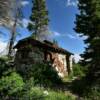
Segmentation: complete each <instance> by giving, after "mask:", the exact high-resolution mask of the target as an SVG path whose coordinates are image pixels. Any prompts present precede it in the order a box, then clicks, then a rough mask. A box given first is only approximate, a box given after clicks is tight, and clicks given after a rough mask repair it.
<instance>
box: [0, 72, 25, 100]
mask: <svg viewBox="0 0 100 100" xmlns="http://www.w3.org/2000/svg"><path fill="white" fill-rule="evenodd" d="M23 86H24V82H23V79H22V78H21V77H20V76H19V74H17V73H16V72H12V73H11V74H10V75H9V76H5V77H4V76H2V78H1V79H0V97H1V98H6V97H9V98H10V97H12V96H13V95H14V96H15V95H17V94H16V93H18V92H20V91H21V90H22V89H23Z"/></svg>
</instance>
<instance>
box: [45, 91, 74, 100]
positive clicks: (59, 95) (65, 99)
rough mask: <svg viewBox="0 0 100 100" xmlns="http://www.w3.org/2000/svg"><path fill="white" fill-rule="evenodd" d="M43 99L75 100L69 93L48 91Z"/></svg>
mask: <svg viewBox="0 0 100 100" xmlns="http://www.w3.org/2000/svg"><path fill="white" fill-rule="evenodd" d="M44 100H75V97H74V96H73V95H71V94H69V93H67V94H66V95H65V94H64V93H63V92H60V91H59V92H55V91H49V92H48V96H47V97H46V99H44Z"/></svg>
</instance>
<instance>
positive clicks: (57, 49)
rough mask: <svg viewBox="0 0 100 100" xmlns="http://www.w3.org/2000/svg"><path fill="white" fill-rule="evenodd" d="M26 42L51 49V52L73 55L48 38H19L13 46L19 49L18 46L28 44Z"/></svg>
mask: <svg viewBox="0 0 100 100" xmlns="http://www.w3.org/2000/svg"><path fill="white" fill-rule="evenodd" d="M28 44H31V45H32V46H37V47H39V48H43V49H46V50H49V51H52V52H58V53H63V54H70V55H73V54H72V53H71V52H69V51H67V50H65V49H63V48H61V47H59V46H58V45H55V44H54V43H52V42H50V41H48V40H45V41H43V42H40V41H38V40H35V39H32V38H30V37H28V38H25V39H22V40H20V41H19V42H18V43H17V45H15V47H14V48H17V49H19V48H21V47H23V46H24V45H28Z"/></svg>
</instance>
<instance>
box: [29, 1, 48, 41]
mask: <svg viewBox="0 0 100 100" xmlns="http://www.w3.org/2000/svg"><path fill="white" fill-rule="evenodd" d="M30 20H31V23H29V25H28V29H29V31H31V32H32V36H33V37H35V39H38V40H41V39H42V38H43V37H45V36H46V34H47V30H48V21H49V20H48V11H47V8H46V1H45V0H33V7H32V14H31V16H30Z"/></svg>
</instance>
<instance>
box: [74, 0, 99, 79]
mask: <svg viewBox="0 0 100 100" xmlns="http://www.w3.org/2000/svg"><path fill="white" fill-rule="evenodd" d="M78 9H79V11H80V13H79V14H78V15H77V16H76V27H75V31H76V32H77V33H78V34H80V35H81V36H87V39H85V40H84V42H85V44H87V47H86V49H85V52H84V54H81V57H82V58H83V60H82V61H81V64H82V65H85V66H87V67H88V75H89V76H91V78H94V77H99V76H100V0H79V4H78Z"/></svg>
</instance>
